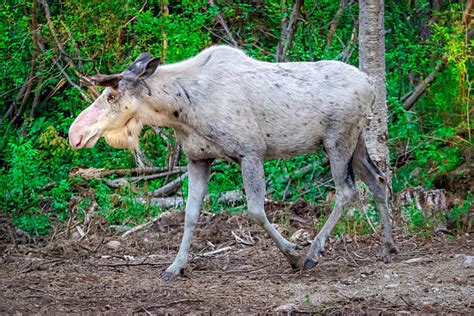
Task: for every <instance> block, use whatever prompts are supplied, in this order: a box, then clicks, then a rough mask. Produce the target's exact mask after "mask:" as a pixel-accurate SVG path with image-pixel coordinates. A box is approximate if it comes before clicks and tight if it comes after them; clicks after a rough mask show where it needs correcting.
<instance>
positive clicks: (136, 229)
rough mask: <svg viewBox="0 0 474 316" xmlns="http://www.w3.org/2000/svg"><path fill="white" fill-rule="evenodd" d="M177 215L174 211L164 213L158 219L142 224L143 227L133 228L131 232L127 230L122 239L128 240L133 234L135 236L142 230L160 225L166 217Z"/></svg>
mask: <svg viewBox="0 0 474 316" xmlns="http://www.w3.org/2000/svg"><path fill="white" fill-rule="evenodd" d="M175 213H176V211H172V212H164V213H161V214H160V215H158V216H157V217H155V218H154V219H152V220H151V221H149V222H146V223H144V224H141V225H138V226H135V227H133V228H132V229H130V230H127V231H126V232H125V233H123V234H122V236H121V237H122V238H127V237H128V236H129V235H131V234H134V233H136V232H138V231H140V230H143V229H147V228H149V227H151V226H153V225H155V224H156V223H158V222H159V221H161V219H163V218H164V217H167V216H173V215H174V214H175Z"/></svg>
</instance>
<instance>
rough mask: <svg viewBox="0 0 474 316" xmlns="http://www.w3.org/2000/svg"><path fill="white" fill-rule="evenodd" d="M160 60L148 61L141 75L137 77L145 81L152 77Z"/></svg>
mask: <svg viewBox="0 0 474 316" xmlns="http://www.w3.org/2000/svg"><path fill="white" fill-rule="evenodd" d="M160 62H161V59H160V58H153V59H152V60H149V61H148V62H147V63H146V65H145V67H144V70H143V72H142V73H141V74H139V75H138V77H140V78H141V79H146V78H148V77H150V76H151V75H153V74H154V73H155V71H156V68H158V66H159V65H160Z"/></svg>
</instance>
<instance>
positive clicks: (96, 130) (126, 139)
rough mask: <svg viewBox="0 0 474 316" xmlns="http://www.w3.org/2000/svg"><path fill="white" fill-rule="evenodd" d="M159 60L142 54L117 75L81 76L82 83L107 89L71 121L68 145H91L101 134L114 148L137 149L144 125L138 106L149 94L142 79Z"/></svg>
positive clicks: (77, 146) (76, 146)
mask: <svg viewBox="0 0 474 316" xmlns="http://www.w3.org/2000/svg"><path fill="white" fill-rule="evenodd" d="M159 63H160V60H159V58H152V56H151V54H150V53H143V54H141V55H140V56H139V57H138V58H137V59H136V60H135V61H134V62H133V63H132V64H131V65H130V66H129V67H128V68H127V69H126V70H125V71H123V72H121V73H119V74H114V75H95V76H91V77H83V78H81V83H82V84H83V85H86V86H101V87H106V89H105V90H104V91H103V92H102V94H101V95H100V96H99V97H98V98H97V100H95V102H94V103H93V104H92V105H90V106H89V107H88V108H87V109H85V110H84V111H82V113H81V114H79V116H78V117H77V118H76V120H75V121H74V122H73V123H72V125H71V127H70V128H69V143H70V144H71V146H72V147H73V148H84V147H86V148H91V147H93V146H94V145H95V144H96V143H97V141H98V139H99V138H100V137H104V138H105V141H106V142H107V143H108V144H109V145H111V146H113V147H116V148H129V149H137V148H138V138H139V136H140V132H141V130H142V128H143V120H142V119H141V118H140V114H141V113H142V112H143V111H140V108H141V107H142V106H143V103H146V102H144V100H145V99H146V97H147V96H150V95H151V91H150V88H149V87H148V85H147V83H146V82H145V79H147V78H149V77H150V76H151V75H153V74H154V73H155V70H156V68H157V67H158V65H159ZM145 101H146V100H145Z"/></svg>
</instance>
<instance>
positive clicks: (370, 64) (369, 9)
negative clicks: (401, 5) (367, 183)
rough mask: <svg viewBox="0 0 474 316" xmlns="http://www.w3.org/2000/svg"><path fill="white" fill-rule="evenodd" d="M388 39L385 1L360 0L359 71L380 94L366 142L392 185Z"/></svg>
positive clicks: (366, 134) (373, 106) (372, 113)
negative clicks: (389, 146) (389, 135)
mask: <svg viewBox="0 0 474 316" xmlns="http://www.w3.org/2000/svg"><path fill="white" fill-rule="evenodd" d="M384 38H385V34H384V1H383V0H359V67H360V69H361V70H362V71H364V72H365V73H367V74H368V75H369V76H370V77H371V79H372V81H373V84H374V87H375V92H376V94H377V96H376V98H375V102H374V104H373V105H372V111H371V113H370V115H369V121H368V124H367V129H366V131H365V141H366V143H367V149H368V151H369V154H370V156H371V157H372V159H373V160H374V161H375V163H376V164H377V166H379V168H381V169H382V171H383V172H385V174H386V175H387V180H388V183H389V184H391V181H390V180H391V179H390V178H391V175H390V170H389V166H390V164H389V149H388V131H387V104H386V101H385V100H386V96H387V90H386V86H385V43H384Z"/></svg>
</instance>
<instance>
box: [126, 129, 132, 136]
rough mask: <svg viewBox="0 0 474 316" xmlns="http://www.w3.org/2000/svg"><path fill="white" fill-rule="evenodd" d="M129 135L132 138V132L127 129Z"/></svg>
mask: <svg viewBox="0 0 474 316" xmlns="http://www.w3.org/2000/svg"><path fill="white" fill-rule="evenodd" d="M127 133H128V136H130V137H132V132H131V131H130V130H129V129H127Z"/></svg>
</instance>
